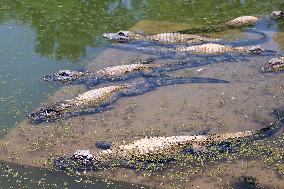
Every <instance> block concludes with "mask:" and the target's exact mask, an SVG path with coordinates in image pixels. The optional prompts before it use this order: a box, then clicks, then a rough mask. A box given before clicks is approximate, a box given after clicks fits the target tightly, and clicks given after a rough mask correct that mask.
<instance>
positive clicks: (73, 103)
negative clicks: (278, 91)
mask: <svg viewBox="0 0 284 189" xmlns="http://www.w3.org/2000/svg"><path fill="white" fill-rule="evenodd" d="M184 83H228V81H224V80H219V79H213V78H198V77H169V76H155V77H148V78H139V79H137V80H134V81H131V82H127V83H119V84H117V85H111V86H108V87H101V88H98V89H93V90H90V91H87V92H85V93H82V94H80V95H79V96H77V97H75V98H73V99H70V100H65V101H62V102H57V103H55V104H52V105H50V106H46V107H42V108H40V109H39V110H38V111H35V112H33V113H31V114H30V115H29V116H28V118H29V119H30V120H31V121H32V122H35V123H39V122H46V121H49V120H56V119H58V118H65V117H69V115H70V114H71V116H72V114H74V113H75V114H76V113H83V112H84V111H88V110H89V109H90V111H91V110H93V109H96V108H100V107H102V106H103V107H104V106H107V105H109V104H110V103H112V102H114V101H116V100H117V99H118V98H119V97H122V96H133V95H139V94H143V93H145V92H148V91H151V90H154V89H156V88H157V87H160V86H166V85H174V84H184Z"/></svg>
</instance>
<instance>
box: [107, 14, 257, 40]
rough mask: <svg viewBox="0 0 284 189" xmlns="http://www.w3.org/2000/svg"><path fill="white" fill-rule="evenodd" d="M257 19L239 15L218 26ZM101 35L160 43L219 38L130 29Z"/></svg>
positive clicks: (246, 22)
mask: <svg viewBox="0 0 284 189" xmlns="http://www.w3.org/2000/svg"><path fill="white" fill-rule="evenodd" d="M257 21H258V18H257V17H254V16H240V17H238V18H235V19H233V20H231V21H229V22H227V23H226V24H225V25H220V26H219V27H220V28H224V29H225V28H226V27H243V26H247V25H251V24H254V23H255V22H257ZM103 37H105V38H107V39H109V40H114V41H118V42H128V41H156V42H160V43H203V42H218V41H221V40H220V39H214V38H209V37H204V36H199V35H193V34H183V33H178V32H177V33H160V34H156V35H143V34H139V33H134V32H131V31H122V30H121V31H118V32H116V33H104V34H103Z"/></svg>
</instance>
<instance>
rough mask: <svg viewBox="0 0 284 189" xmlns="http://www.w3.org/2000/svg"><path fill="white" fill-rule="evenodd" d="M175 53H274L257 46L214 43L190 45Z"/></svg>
mask: <svg viewBox="0 0 284 189" xmlns="http://www.w3.org/2000/svg"><path fill="white" fill-rule="evenodd" d="M175 50H176V51H177V52H193V53H199V54H202V53H204V54H224V53H245V54H262V53H264V52H268V53H269V52H274V51H272V50H265V49H262V48H261V47H260V46H259V45H258V46H230V45H220V44H216V43H206V44H202V45H192V46H188V47H177V48H176V49H175Z"/></svg>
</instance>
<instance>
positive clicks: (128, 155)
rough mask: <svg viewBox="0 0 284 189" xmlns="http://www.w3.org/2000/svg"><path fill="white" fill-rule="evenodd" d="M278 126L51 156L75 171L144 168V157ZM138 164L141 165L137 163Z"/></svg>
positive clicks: (257, 134)
mask: <svg viewBox="0 0 284 189" xmlns="http://www.w3.org/2000/svg"><path fill="white" fill-rule="evenodd" d="M280 126H281V122H280V121H279V120H277V121H276V122H275V123H273V124H271V125H269V126H267V127H265V128H262V129H259V130H250V131H242V132H235V133H221V134H210V135H192V136H171V137H151V138H143V139H140V140H136V141H133V143H131V144H127V145H121V146H115V147H112V146H110V148H109V149H97V150H92V151H91V150H77V151H76V152H75V153H74V154H72V155H71V156H67V157H59V158H57V159H55V160H54V165H55V167H57V168H59V169H69V170H76V171H86V170H99V169H103V168H107V167H112V166H126V167H131V168H137V169H138V168H144V165H145V164H146V163H147V161H150V162H151V161H154V162H159V160H163V159H170V158H174V156H175V155H178V154H180V153H182V152H183V151H184V152H186V151H188V149H192V150H193V151H195V152H198V151H200V152H202V151H205V152H206V151H210V149H212V147H213V149H214V147H215V149H216V147H221V146H222V144H232V143H233V144H237V143H238V142H244V141H247V140H252V139H254V140H256V139H260V138H263V137H267V136H269V135H271V134H273V133H274V132H276V131H277V130H278V129H279V128H280ZM140 163H141V164H142V166H141V165H140Z"/></svg>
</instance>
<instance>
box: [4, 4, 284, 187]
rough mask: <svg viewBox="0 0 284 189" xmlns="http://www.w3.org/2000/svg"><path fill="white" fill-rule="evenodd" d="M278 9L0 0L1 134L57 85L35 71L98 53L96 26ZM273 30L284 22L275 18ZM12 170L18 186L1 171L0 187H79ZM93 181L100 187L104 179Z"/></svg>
mask: <svg viewBox="0 0 284 189" xmlns="http://www.w3.org/2000/svg"><path fill="white" fill-rule="evenodd" d="M279 9H282V10H283V9H284V3H283V1H282V0H275V1H267V0H251V1H246V0H238V1H237V0H227V1H226V0H218V1H217V0H216V1H208V0H199V1H185V0H177V1H170V0H140V1H132V0H100V1H98V0H97V1H95V0H70V1H63V0H41V1H38V0H9V1H2V0H0V41H1V42H0V57H1V59H0V121H1V125H0V127H1V133H0V134H1V135H2V136H3V135H5V133H6V132H8V130H9V129H11V128H13V127H14V126H15V125H16V124H17V123H19V122H20V121H22V120H23V119H24V118H25V116H26V115H27V113H28V112H31V111H32V110H33V109H34V108H36V107H37V106H38V105H39V104H40V103H41V102H42V101H43V100H44V99H46V98H47V97H48V96H49V95H51V94H53V93H54V92H55V91H56V90H57V89H59V87H60V86H59V84H47V83H45V82H43V81H41V79H40V77H41V76H42V75H43V74H46V73H52V72H54V71H57V70H59V69H81V68H84V67H85V66H86V65H87V64H88V63H89V62H90V61H91V60H92V59H93V58H94V57H96V56H97V55H98V54H99V53H100V52H101V51H103V49H104V48H105V45H106V44H109V42H108V41H106V40H104V39H102V37H101V35H102V33H104V32H115V31H118V30H127V29H128V28H131V27H133V26H134V25H135V24H136V23H138V22H139V21H141V20H154V21H168V22H179V23H187V24H189V25H192V26H200V25H201V26H202V25H203V26H204V25H210V24H217V23H221V22H222V21H224V20H228V19H230V18H233V17H236V16H240V15H263V14H266V13H268V12H269V11H271V10H279ZM278 28H280V29H281V28H284V24H283V22H282V24H281V23H280V25H279V26H278ZM166 29H167V28H166ZM2 169H3V170H5V169H6V166H4V165H3V166H2ZM13 170H17V171H20V172H22V173H23V174H24V172H29V175H28V177H27V179H20V180H22V182H21V183H22V184H23V185H21V184H20V185H19V184H15V183H17V182H15V180H13V179H8V180H7V177H6V176H5V175H1V177H0V184H1V187H2V188H8V187H10V188H19V187H23V186H25V187H26V188H36V187H38V188H42V187H43V186H41V185H40V184H38V185H37V184H34V183H31V182H26V181H24V180H30V179H31V178H32V179H34V182H36V183H38V182H39V181H40V180H41V179H42V178H44V179H45V181H44V182H45V183H49V184H51V185H48V186H47V185H46V186H44V187H45V188H54V187H55V184H57V188H62V187H64V186H62V183H63V181H67V182H68V183H69V185H68V188H79V187H80V186H81V183H77V182H74V178H73V177H68V176H66V175H64V174H61V173H51V172H48V171H45V172H44V173H43V172H41V171H40V170H38V169H36V168H30V169H28V168H24V169H23V168H21V167H17V166H14V167H13ZM38 173H40V174H38ZM8 177H9V178H10V177H11V175H8ZM54 178H56V179H54ZM52 184H54V185H52ZM71 185H72V187H70V186H71ZM83 185H84V184H83ZM83 185H82V186H83ZM93 186H94V185H87V186H86V187H87V188H90V187H93ZM96 186H97V188H103V187H105V186H107V184H102V183H100V184H98V185H96ZM120 187H121V188H123V186H122V185H120ZM125 187H129V186H125ZM23 188H24V187H23Z"/></svg>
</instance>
